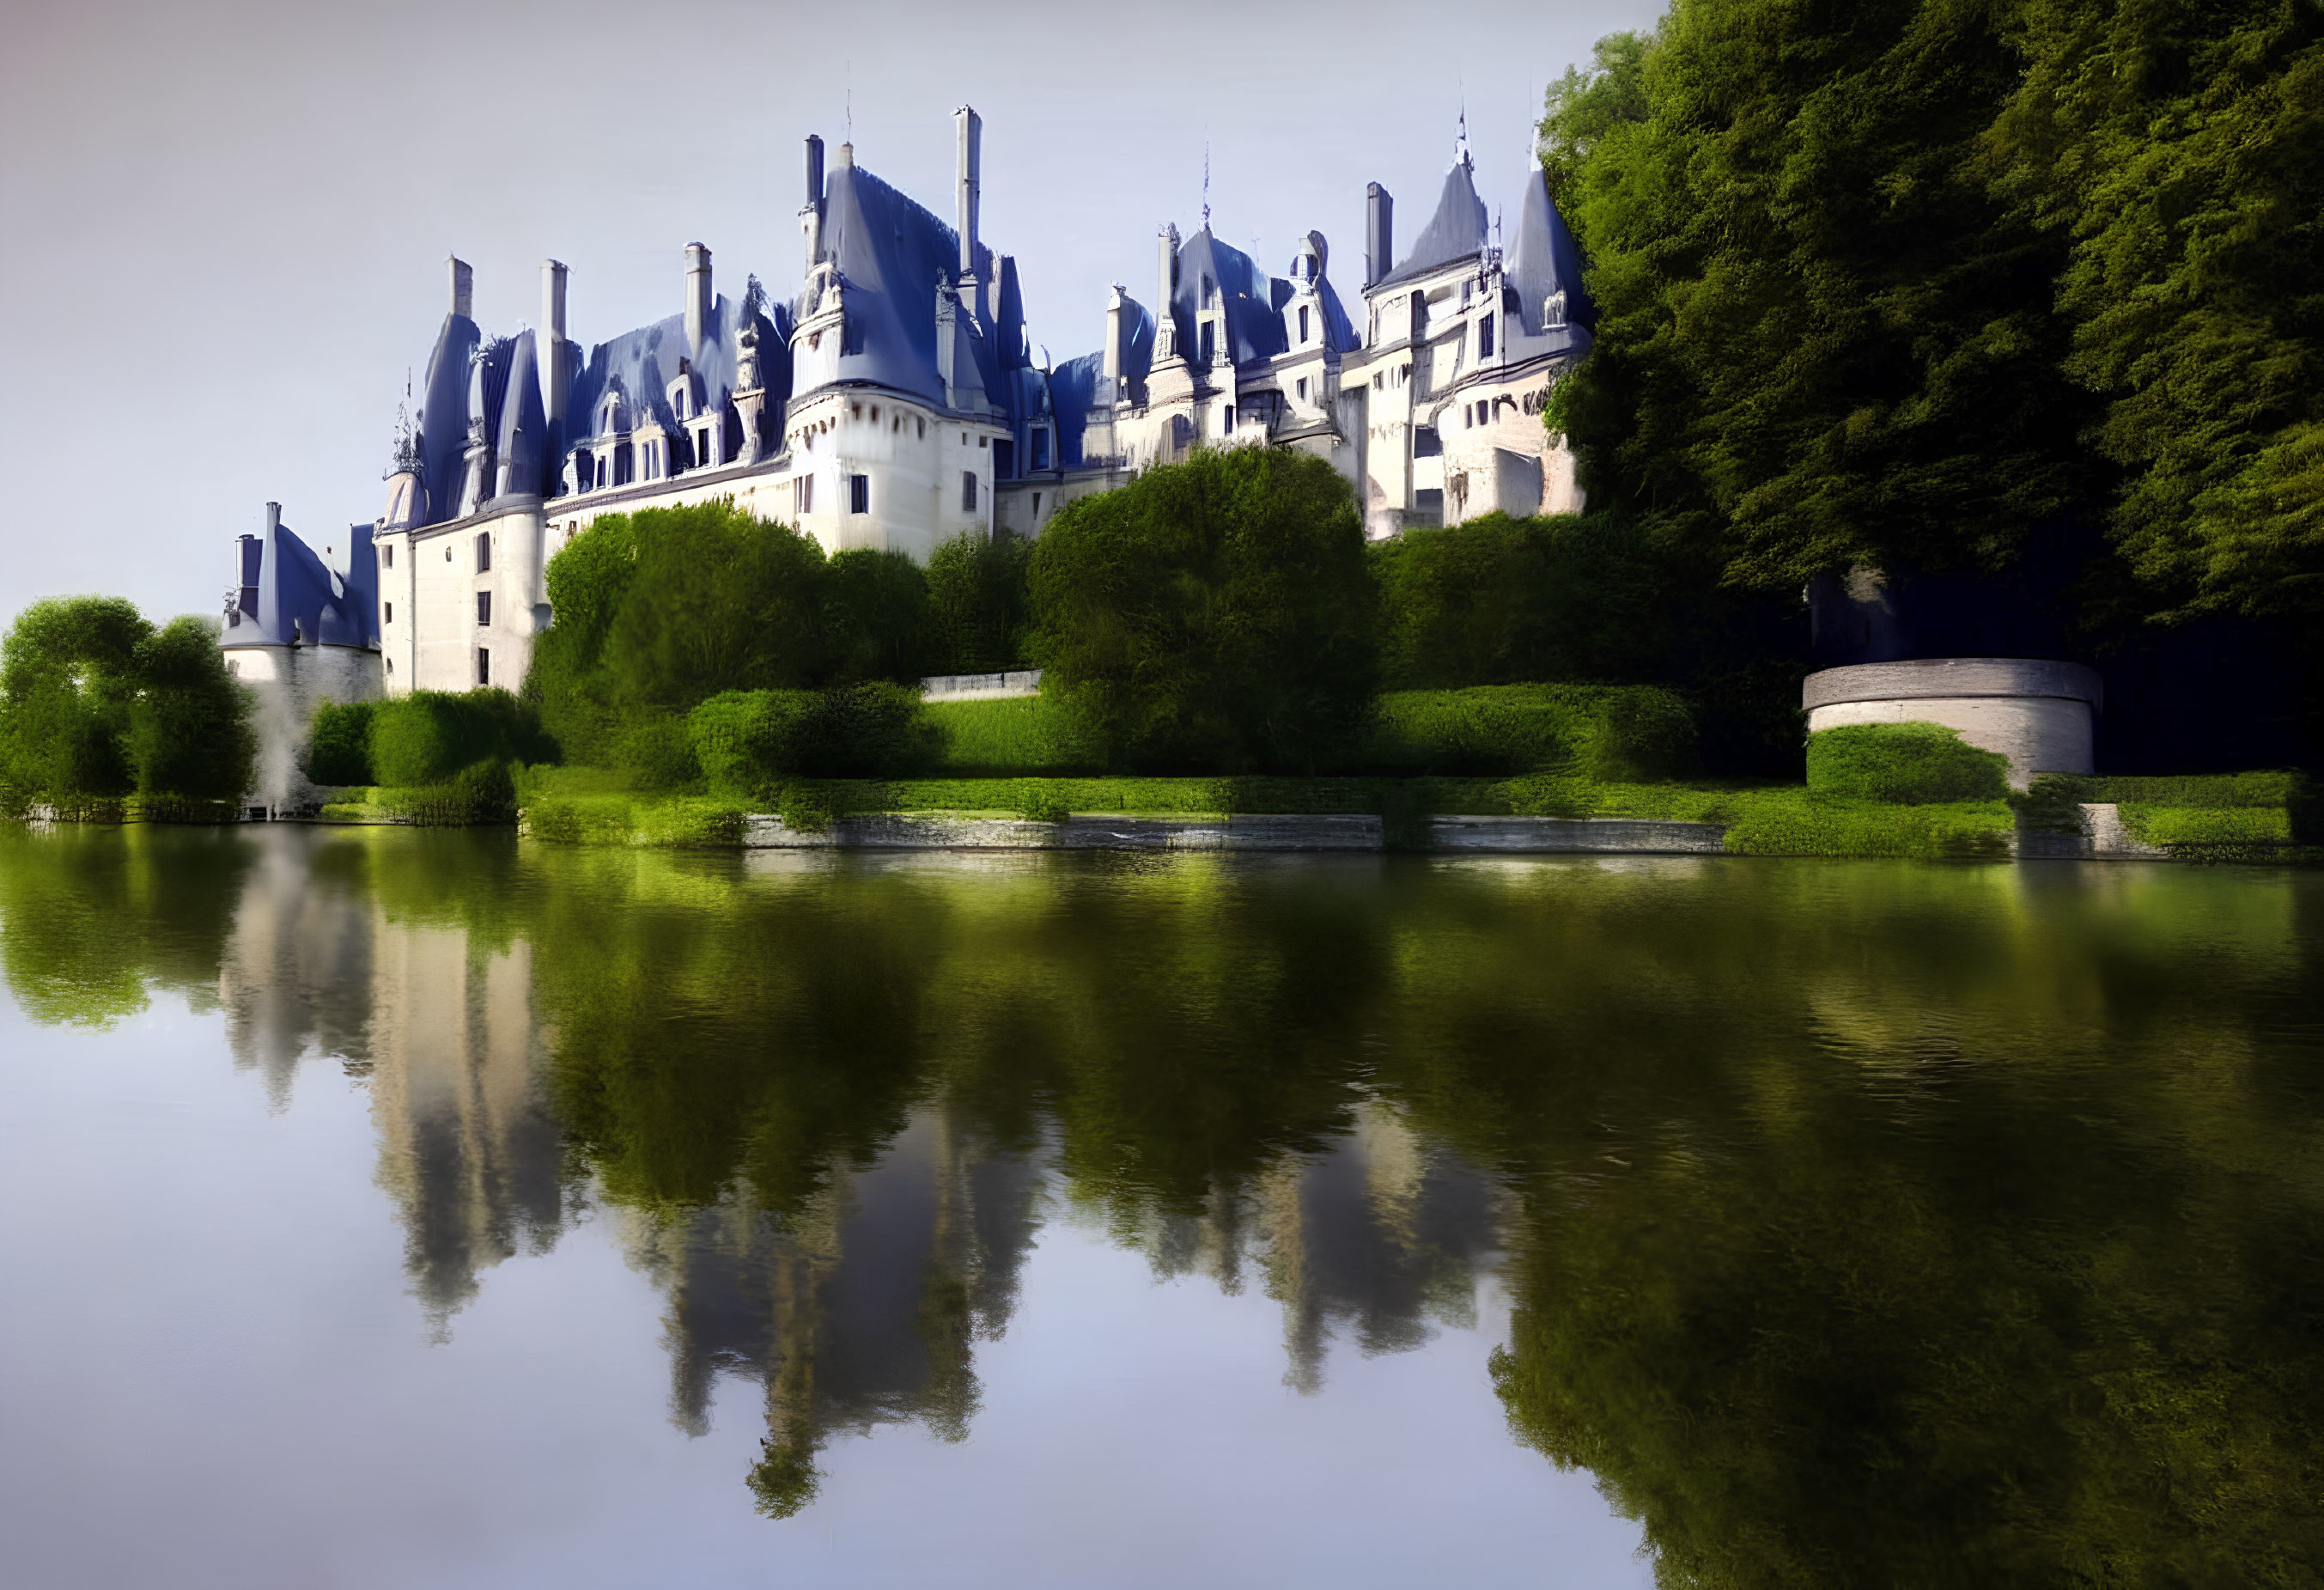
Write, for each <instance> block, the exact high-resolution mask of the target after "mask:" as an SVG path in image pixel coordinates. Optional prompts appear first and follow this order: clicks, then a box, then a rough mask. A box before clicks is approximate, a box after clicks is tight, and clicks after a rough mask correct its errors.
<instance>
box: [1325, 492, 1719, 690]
mask: <svg viewBox="0 0 2324 1590" xmlns="http://www.w3.org/2000/svg"><path fill="white" fill-rule="evenodd" d="M1369 556H1370V559H1371V561H1372V565H1373V568H1374V569H1375V570H1376V572H1377V574H1378V577H1379V587H1380V615H1381V648H1382V666H1383V671H1384V673H1385V675H1386V677H1387V680H1388V688H1389V689H1461V688H1463V687H1466V686H1470V685H1498V684H1514V683H1518V682H1521V681H1523V680H1527V679H1636V678H1637V677H1638V676H1639V675H1640V674H1641V673H1650V672H1652V671H1653V670H1656V669H1659V668H1664V667H1667V666H1668V665H1669V662H1670V661H1671V654H1672V652H1673V651H1674V647H1675V643H1676V637H1675V636H1674V634H1673V633H1672V620H1671V614H1672V611H1673V604H1672V600H1671V597H1672V587H1673V584H1674V581H1675V579H1676V578H1677V572H1676V570H1675V569H1674V567H1673V566H1672V559H1670V558H1669V557H1668V556H1666V555H1665V554H1663V553H1661V552H1660V551H1658V550H1656V549H1655V548H1654V547H1652V546H1650V545H1649V544H1648V543H1647V541H1646V539H1645V538H1644V537H1643V536H1642V535H1640V534H1639V533H1638V532H1637V531H1636V530H1635V529H1634V528H1633V527H1632V526H1631V525H1630V524H1628V522H1624V521H1621V520H1618V519H1616V518H1614V517H1612V516H1610V515H1607V514H1594V515H1591V516H1588V517H1577V516H1574V515H1571V514H1568V515H1560V516H1555V517H1549V518H1540V519H1512V518H1510V517H1509V516H1508V514H1506V513H1488V514H1484V515H1483V516H1481V517H1480V518H1476V519H1471V520H1467V521H1465V522H1462V523H1460V524H1455V525H1448V526H1445V527H1444V528H1443V529H1412V530H1407V531H1406V532H1404V534H1402V535H1401V536H1398V537H1397V538H1396V539H1394V540H1392V541H1379V542H1375V543H1374V544H1373V545H1372V546H1371V548H1370V549H1369Z"/></svg>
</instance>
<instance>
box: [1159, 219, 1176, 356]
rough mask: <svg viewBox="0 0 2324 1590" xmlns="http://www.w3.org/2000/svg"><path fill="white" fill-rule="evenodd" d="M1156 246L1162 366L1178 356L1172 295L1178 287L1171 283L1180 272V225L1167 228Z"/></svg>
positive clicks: (1164, 228) (1170, 225)
mask: <svg viewBox="0 0 2324 1590" xmlns="http://www.w3.org/2000/svg"><path fill="white" fill-rule="evenodd" d="M1154 244H1155V248H1154V362H1155V363H1156V364H1157V365H1160V364H1165V363H1167V362H1168V361H1169V360H1171V359H1175V358H1176V357H1177V356H1178V312H1177V310H1176V309H1175V308H1174V307H1173V305H1174V304H1175V302H1176V295H1175V293H1174V292H1173V291H1172V290H1173V289H1174V288H1176V285H1177V283H1176V282H1173V281H1172V280H1171V278H1172V277H1173V276H1175V275H1176V274H1177V271H1178V223H1177V222H1176V221H1173V222H1171V223H1170V224H1169V225H1167V226H1164V227H1163V228H1162V231H1161V234H1160V236H1157V237H1156V238H1155V240H1154Z"/></svg>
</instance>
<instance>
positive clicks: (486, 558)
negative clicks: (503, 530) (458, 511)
mask: <svg viewBox="0 0 2324 1590" xmlns="http://www.w3.org/2000/svg"><path fill="white" fill-rule="evenodd" d="M492 566H493V538H492V532H489V531H487V532H484V534H482V535H480V536H478V537H477V538H476V572H477V573H478V574H482V573H484V570H486V569H490V568H491V567H492Z"/></svg>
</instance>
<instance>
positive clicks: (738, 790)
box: [687, 684, 938, 800]
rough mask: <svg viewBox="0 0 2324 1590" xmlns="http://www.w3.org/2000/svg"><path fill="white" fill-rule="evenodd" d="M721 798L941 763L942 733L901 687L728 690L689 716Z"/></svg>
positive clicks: (699, 758) (692, 736)
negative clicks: (788, 784)
mask: <svg viewBox="0 0 2324 1590" xmlns="http://www.w3.org/2000/svg"><path fill="white" fill-rule="evenodd" d="M687 738H688V740H689V742H690V743H691V744H692V745H693V748H694V755H695V762H696V765H697V766H699V767H700V768H701V769H702V772H703V776H704V778H705V780H706V781H707V782H708V784H709V787H710V792H711V793H712V794H713V795H715V796H721V797H726V798H731V799H738V800H749V799H752V798H754V797H758V796H761V795H762V794H764V793H765V792H767V791H769V790H773V789H775V788H777V787H778V786H779V785H780V784H782V783H783V782H785V781H788V780H791V779H797V778H813V779H848V778H897V777H901V776H903V775H905V774H908V773H912V772H918V771H920V770H921V769H922V768H924V767H926V766H927V765H928V764H930V763H933V762H935V761H936V755H937V744H936V742H937V738H938V731H936V729H935V728H934V727H933V726H931V725H930V724H929V723H928V722H927V719H926V718H925V717H924V716H922V713H921V710H920V701H919V694H918V691H915V690H910V689H905V688H904V687H902V686H900V685H889V684H871V685H853V686H850V687H848V688H846V689H828V690H730V691H728V692H727V693H725V694H724V695H721V696H713V697H712V698H710V699H709V700H707V701H705V702H703V703H702V704H701V705H700V706H699V707H696V708H695V709H694V710H693V712H692V713H690V714H689V715H688V716H687Z"/></svg>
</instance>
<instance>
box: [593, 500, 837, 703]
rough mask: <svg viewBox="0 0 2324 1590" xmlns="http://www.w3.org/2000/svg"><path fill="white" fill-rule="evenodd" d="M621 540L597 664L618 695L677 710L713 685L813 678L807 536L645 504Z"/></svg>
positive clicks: (813, 552)
mask: <svg viewBox="0 0 2324 1590" xmlns="http://www.w3.org/2000/svg"><path fill="white" fill-rule="evenodd" d="M633 533H634V534H635V536H636V538H637V561H636V568H635V571H634V572H633V573H632V576H631V578H630V582H629V586H628V588H627V590H626V591H625V592H624V593H623V594H622V599H621V601H620V605H619V607H618V610H617V611H616V612H615V614H614V615H613V624H612V625H611V628H610V630H609V631H608V633H607V635H606V644H605V648H604V659H603V661H604V667H605V670H606V671H607V673H608V674H609V675H610V676H611V678H612V679H613V685H614V688H615V689H616V691H617V692H618V693H619V695H620V696H621V698H622V699H623V700H625V701H627V702H630V703H633V704H636V705H639V706H645V707H659V708H663V709H665V710H674V711H679V712H683V711H684V710H686V709H687V708H688V707H692V706H693V705H694V704H695V703H696V702H697V701H705V700H707V699H709V698H711V697H712V696H715V695H716V694H717V693H718V692H719V691H721V690H731V689H787V688H788V689H798V688H800V687H804V686H807V685H811V684H813V683H815V682H816V676H817V675H818V673H820V672H821V670H822V665H823V661H824V637H823V624H822V614H821V611H820V605H819V603H818V600H817V597H818V596H819V594H820V592H819V586H820V583H821V582H820V580H819V578H818V577H819V576H820V575H822V573H823V572H824V559H823V549H822V548H820V547H818V546H817V545H816V543H815V541H814V540H813V539H812V538H810V537H808V536H804V535H801V534H800V533H799V532H797V531H795V530H792V529H789V528H788V527H787V526H785V525H779V524H769V523H767V522H764V521H762V520H760V519H756V518H753V517H752V515H751V514H749V513H745V512H743V511H742V510H741V509H739V508H736V507H734V506H733V505H732V504H727V503H705V504H697V505H696V506H692V507H685V508H654V509H648V510H645V511H644V512H641V513H638V514H636V515H635V528H634V531H633ZM560 555H561V554H560Z"/></svg>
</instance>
